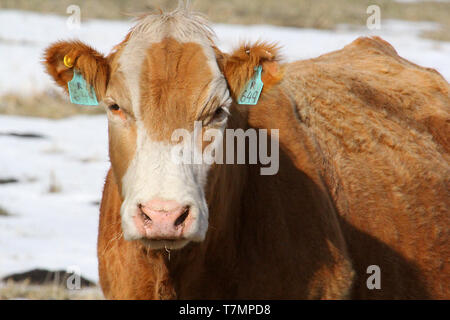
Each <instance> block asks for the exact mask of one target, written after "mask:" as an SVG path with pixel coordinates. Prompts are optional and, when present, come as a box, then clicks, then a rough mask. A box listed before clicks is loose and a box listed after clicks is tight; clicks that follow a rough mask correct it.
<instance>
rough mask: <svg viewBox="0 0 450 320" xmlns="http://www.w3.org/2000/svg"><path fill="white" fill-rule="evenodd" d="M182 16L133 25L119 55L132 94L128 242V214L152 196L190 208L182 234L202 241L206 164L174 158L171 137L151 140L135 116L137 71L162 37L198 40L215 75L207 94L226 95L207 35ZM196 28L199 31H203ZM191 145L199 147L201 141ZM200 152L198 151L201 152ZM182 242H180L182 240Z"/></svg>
mask: <svg viewBox="0 0 450 320" xmlns="http://www.w3.org/2000/svg"><path fill="white" fill-rule="evenodd" d="M146 19H147V20H148V21H146ZM159 19H160V18H159ZM177 19H178V20H177ZM186 19H193V18H192V17H185V16H183V15H180V17H176V18H173V21H172V20H170V23H169V22H168V21H167V20H166V21H165V22H164V21H162V19H161V20H158V18H155V17H148V18H144V20H143V21H141V22H140V23H139V24H138V27H137V28H135V31H134V32H133V33H132V35H131V37H130V39H129V41H128V42H127V44H126V46H125V48H124V49H123V52H122V54H121V56H120V58H119V65H120V69H119V70H120V71H121V72H122V73H123V75H124V76H125V82H126V85H127V86H128V90H129V92H130V94H131V97H130V100H131V103H132V109H133V113H134V116H135V118H136V129H137V141H136V151H135V154H134V157H133V159H132V160H131V162H130V163H129V166H128V168H127V170H126V172H125V174H124V176H123V177H122V196H123V199H124V202H123V204H122V207H121V216H122V229H123V233H124V238H125V239H127V240H134V239H140V238H142V236H141V235H140V233H139V232H138V229H137V227H136V225H135V223H134V220H133V218H134V216H136V215H137V214H138V213H139V211H138V205H139V204H144V203H147V202H149V201H151V200H154V199H160V200H173V201H176V202H178V203H180V204H181V205H183V206H189V207H190V213H189V215H190V216H191V218H192V221H193V222H192V223H191V224H190V228H189V229H187V230H185V232H184V234H183V236H184V238H186V239H187V240H191V241H202V240H203V239H204V238H205V235H206V231H207V229H208V208H207V204H206V199H205V195H204V188H205V184H206V179H207V174H208V170H209V167H210V166H209V165H207V164H183V163H181V164H180V163H176V162H174V161H173V159H172V153H173V152H172V151H173V148H175V145H174V144H172V143H170V141H169V139H170V138H171V137H167V139H168V141H167V142H166V141H154V140H152V139H151V135H149V133H148V128H146V127H145V124H144V122H143V121H142V120H141V119H142V117H141V114H140V110H141V106H140V96H141V92H140V78H141V72H140V70H141V69H142V64H143V61H144V59H145V57H146V54H147V53H148V49H149V48H150V46H151V45H152V44H153V43H158V42H160V41H162V40H163V38H164V37H165V36H170V37H172V38H174V39H175V40H177V41H178V42H180V43H185V42H195V43H198V44H200V45H201V46H202V48H203V49H204V53H205V56H206V57H207V60H208V61H205V62H207V63H208V65H209V66H210V68H211V73H212V74H213V75H214V79H213V80H214V81H212V85H211V86H210V88H209V90H210V91H211V92H210V96H211V97H212V96H213V94H215V92H217V91H219V92H220V94H221V95H223V96H224V99H228V98H229V93H228V90H227V85H226V82H225V80H224V78H223V75H222V74H221V72H220V70H219V68H218V65H217V62H216V58H215V53H214V50H213V49H212V47H211V45H210V41H209V39H208V37H207V36H210V34H209V33H207V30H206V29H204V28H205V27H204V26H203V25H202V24H201V22H199V21H197V20H195V19H193V20H189V21H184V20H186ZM168 23H169V24H168ZM199 30H200V31H201V30H203V33H200V32H199ZM149 72H151V70H149ZM212 91H214V92H212ZM200 132H201V130H200ZM190 134H191V137H192V138H193V139H197V137H194V133H190ZM197 141H199V140H197ZM195 145H197V147H199V148H201V145H199V144H195ZM193 151H194V150H192V152H193ZM199 152H200V153H201V150H199ZM186 243H187V242H186V241H185V242H184V244H186ZM184 244H183V245H184ZM157 246H158V244H156V243H153V247H154V248H157ZM160 246H162V247H164V244H163V242H160ZM174 246H175V247H179V246H177V245H174Z"/></svg>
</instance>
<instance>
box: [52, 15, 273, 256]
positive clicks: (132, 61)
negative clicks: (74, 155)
mask: <svg viewBox="0 0 450 320" xmlns="http://www.w3.org/2000/svg"><path fill="white" fill-rule="evenodd" d="M64 57H66V60H67V61H69V62H70V64H69V65H68V64H67V63H64ZM276 58H277V57H276V49H275V47H274V46H273V45H266V44H264V43H258V44H255V45H253V46H250V45H243V46H242V47H240V48H239V49H238V50H236V51H235V52H234V53H233V54H231V55H228V54H224V53H222V52H220V51H219V50H218V49H217V48H216V47H215V45H214V42H213V33H212V31H211V30H210V29H209V27H208V26H207V24H206V23H205V21H204V20H203V19H202V18H201V17H199V16H198V15H195V14H193V13H190V12H188V11H187V10H185V9H182V8H180V9H177V10H175V11H174V12H171V13H164V14H158V15H147V16H144V17H142V18H140V19H139V21H138V23H137V24H136V26H135V27H133V28H132V30H131V31H130V33H129V34H128V35H127V36H126V38H125V40H124V41H123V42H121V43H120V44H118V45H117V46H116V47H115V48H114V50H113V52H112V53H111V54H110V55H109V56H107V57H104V56H103V55H101V54H100V53H98V52H96V51H95V50H94V49H92V48H91V47H89V46H87V45H85V44H83V43H81V42H57V43H55V44H53V45H52V46H50V47H49V48H48V49H47V50H46V53H45V64H46V67H47V70H48V72H49V74H50V75H51V76H52V77H53V78H54V79H55V81H56V82H57V83H58V84H59V85H60V86H62V87H63V88H65V89H66V91H67V83H68V82H69V81H70V80H71V79H72V78H73V69H77V70H79V71H80V72H81V74H82V75H83V77H84V78H85V79H86V81H87V82H88V83H89V84H91V85H92V86H93V87H94V89H95V91H96V95H97V98H98V100H99V101H101V104H102V105H103V106H104V107H105V108H106V112H107V115H108V122H109V154H110V159H111V164H112V169H113V172H114V175H115V179H116V181H117V184H118V186H119V190H120V192H121V197H122V201H123V202H122V207H121V217H122V229H123V233H124V237H125V239H127V240H135V239H142V240H144V241H145V242H146V243H147V244H148V245H149V246H150V247H151V248H164V247H166V248H181V247H183V246H184V245H185V244H187V243H188V242H189V241H202V240H203V239H204V238H205V234H206V231H207V228H208V207H207V203H206V199H205V190H204V188H205V185H206V181H207V177H208V171H209V169H210V166H209V165H206V164H179V163H175V162H174V161H173V159H171V151H172V148H173V147H174V141H172V133H173V132H174V130H176V129H181V128H182V129H186V130H188V131H190V132H192V131H193V130H194V121H201V122H202V123H203V130H205V129H208V128H218V129H219V130H223V129H224V128H225V126H226V124H227V119H228V117H229V114H230V112H229V108H230V107H231V106H232V105H233V102H234V101H235V100H236V98H237V97H238V95H239V94H240V91H241V90H242V89H243V87H244V86H245V84H246V83H247V81H249V79H250V78H251V77H252V75H253V73H254V68H255V67H257V66H258V65H261V66H262V67H263V81H264V83H265V90H266V89H267V88H268V87H270V85H271V84H272V83H275V82H276V81H277V80H278V78H279V72H278V67H277V63H276ZM72 65H73V66H72ZM197 138H198V137H193V140H194V141H195V143H194V144H193V145H194V148H199V149H202V148H204V147H205V145H204V144H202V143H201V141H200V140H199V139H197ZM197 142H198V143H197Z"/></svg>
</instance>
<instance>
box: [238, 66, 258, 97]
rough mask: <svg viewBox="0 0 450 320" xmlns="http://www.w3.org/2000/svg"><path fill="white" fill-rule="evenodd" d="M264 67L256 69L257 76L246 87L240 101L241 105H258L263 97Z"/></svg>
mask: <svg viewBox="0 0 450 320" xmlns="http://www.w3.org/2000/svg"><path fill="white" fill-rule="evenodd" d="M261 72H262V66H258V67H256V68H255V74H254V75H253V77H252V78H251V79H250V81H249V82H248V83H247V84H246V85H245V88H244V91H243V92H242V95H241V97H240V98H239V99H238V103H239V104H249V105H256V104H257V103H258V100H259V96H260V95H261V91H262V89H263V86H264V83H263V82H262V80H261Z"/></svg>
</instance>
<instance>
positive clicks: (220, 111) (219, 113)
mask: <svg viewBox="0 0 450 320" xmlns="http://www.w3.org/2000/svg"><path fill="white" fill-rule="evenodd" d="M229 114H230V112H229V111H228V109H227V108H225V107H219V108H217V109H216V110H215V111H214V115H213V121H216V122H221V121H222V120H225V119H226V118H227V116H228V115H229Z"/></svg>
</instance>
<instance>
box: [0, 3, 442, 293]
mask: <svg viewBox="0 0 450 320" xmlns="http://www.w3.org/2000/svg"><path fill="white" fill-rule="evenodd" d="M191 2H192V7H193V9H194V10H196V11H199V12H202V13H204V14H205V15H206V16H207V17H208V18H209V19H210V21H211V22H212V26H213V29H214V31H215V32H216V34H217V38H218V40H217V41H218V46H219V48H220V49H221V50H224V51H230V50H232V49H233V48H234V47H236V46H238V44H239V43H240V42H241V41H252V40H258V39H264V40H268V41H274V42H278V43H279V44H280V45H281V46H282V48H283V49H282V54H283V57H284V60H285V61H286V62H289V61H294V60H297V59H308V58H313V57H316V56H319V55H321V54H324V53H327V52H330V51H333V50H338V49H340V48H342V47H343V46H345V45H346V44H348V43H350V42H351V41H353V40H355V39H356V38H357V37H358V36H362V35H379V36H381V37H383V38H384V39H385V40H387V41H388V42H390V43H391V44H392V45H393V46H394V47H395V49H396V50H397V52H398V53H399V54H400V55H401V56H403V57H404V58H406V59H408V60H411V61H412V62H415V63H417V64H420V65H422V66H426V67H431V68H435V69H436V70H438V71H439V72H440V73H441V74H442V75H443V76H444V77H445V78H446V79H447V80H448V79H450V1H448V0H439V1H438V0H436V1H425V0H423V1H420V0H383V1H376V0H372V1H366V0H245V1H242V0H193V1H191ZM177 5H178V0H153V1H150V0H134V1H131V0H128V1H125V0H85V1H80V0H78V1H77V0H0V150H1V151H0V279H2V281H1V283H0V299H17V298H20V299H23V298H25V299H101V298H102V294H101V292H100V290H99V288H98V286H97V281H98V274H97V258H96V237H97V226H98V210H99V201H100V198H101V191H102V187H103V182H104V178H105V175H106V172H107V170H108V167H109V163H108V155H107V131H106V129H107V128H106V125H107V124H106V119H105V118H104V116H103V115H102V113H103V110H102V109H101V108H99V107H83V106H76V105H72V104H70V103H69V102H68V99H67V97H66V96H65V95H64V94H63V93H62V90H61V89H59V88H57V87H56V85H54V83H53V82H52V80H51V79H50V78H49V76H48V75H46V74H45V72H44V69H43V66H42V63H41V60H42V54H43V50H44V49H45V47H47V46H48V45H49V44H51V43H52V42H54V41H57V40H62V39H80V40H82V41H84V42H86V43H88V44H89V45H91V46H93V47H94V48H96V49H98V50H99V51H101V52H103V53H105V54H107V53H108V52H109V51H110V50H111V48H112V47H113V46H114V45H115V44H117V43H119V42H120V41H121V40H122V39H123V38H124V37H125V35H126V33H127V31H128V30H129V28H130V27H131V26H132V25H133V21H132V17H133V15H136V14H139V13H143V12H148V11H153V10H156V9H158V8H161V9H163V10H170V9H173V8H175V7H176V6H177ZM77 281H78V282H77ZM73 285H75V287H74V286H73Z"/></svg>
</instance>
